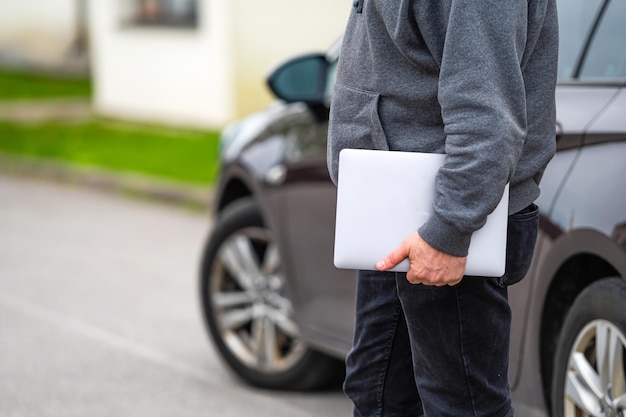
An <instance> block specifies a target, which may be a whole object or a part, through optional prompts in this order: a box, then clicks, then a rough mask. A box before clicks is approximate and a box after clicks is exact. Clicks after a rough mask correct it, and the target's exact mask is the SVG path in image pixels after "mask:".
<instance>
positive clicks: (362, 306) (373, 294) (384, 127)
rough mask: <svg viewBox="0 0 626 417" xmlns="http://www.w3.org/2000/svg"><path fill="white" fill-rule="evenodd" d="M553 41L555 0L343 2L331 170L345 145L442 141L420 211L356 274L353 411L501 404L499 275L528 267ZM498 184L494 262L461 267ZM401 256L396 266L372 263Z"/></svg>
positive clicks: (503, 315)
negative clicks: (427, 204)
mask: <svg viewBox="0 0 626 417" xmlns="http://www.w3.org/2000/svg"><path fill="white" fill-rule="evenodd" d="M557 44H558V29H557V17H556V7H555V2H554V0H356V1H354V3H353V9H352V12H351V15H350V18H349V21H348V24H347V28H346V32H345V36H344V40H343V46H342V51H341V54H342V55H341V58H340V61H339V68H338V75H337V80H336V84H335V87H334V91H333V99H332V103H331V113H330V126H329V145H328V146H329V147H328V156H329V157H328V164H329V171H330V173H331V177H332V178H333V180H334V181H335V182H336V179H337V173H338V170H339V169H340V168H341V167H338V155H339V151H340V150H341V149H343V148H369V149H380V150H401V151H415V152H434V153H445V154H446V160H445V163H444V165H443V167H442V168H441V169H440V171H439V173H438V175H437V179H436V198H435V202H434V206H433V209H434V214H433V215H432V217H431V218H430V219H429V220H428V221H427V222H426V223H425V224H424V225H423V226H422V227H421V228H420V229H419V230H418V231H415V233H413V234H412V235H410V236H408V237H407V239H406V240H405V241H404V242H403V243H402V244H401V245H400V247H398V248H397V249H396V250H395V251H393V252H392V253H391V254H389V255H388V256H387V257H385V258H384V259H382V260H381V261H380V262H379V263H378V264H377V269H378V271H359V273H358V281H357V303H356V327H355V337H354V346H353V348H352V350H351V352H350V353H349V355H348V357H347V360H346V364H347V372H346V381H345V384H344V390H345V392H346V394H347V395H348V396H349V397H350V399H351V400H352V402H353V404H354V415H355V416H420V415H424V416H437V417H440V416H454V417H462V416H512V415H513V408H512V406H511V400H510V389H509V386H508V382H507V371H508V350H509V331H510V320H511V318H510V315H511V312H510V308H509V305H508V300H507V286H508V285H511V284H513V283H515V282H517V281H519V280H520V279H521V278H522V277H523V276H524V275H525V274H526V272H527V270H528V266H529V264H530V260H531V257H532V252H533V248H534V243H535V240H536V234H537V225H538V213H537V208H536V206H534V204H533V201H534V200H535V199H536V198H537V197H538V195H539V182H540V179H541V176H542V173H543V171H544V169H545V166H546V164H547V163H548V161H549V160H550V159H551V158H552V156H553V154H554V150H555V137H554V133H555V108H554V89H555V83H556V64H557ZM507 183H510V200H509V213H510V217H509V234H508V239H507V266H506V273H505V275H504V276H503V277H501V278H486V277H464V269H465V257H466V255H467V248H468V246H469V242H470V238H471V236H472V233H473V232H474V231H476V230H478V229H479V228H480V227H481V226H482V225H483V224H484V223H485V219H486V217H487V215H488V214H489V213H491V212H492V211H493V210H494V209H495V207H496V206H497V203H498V202H499V201H500V199H501V196H502V193H503V190H504V188H505V185H506V184H507ZM375 191H376V192H377V193H378V196H379V198H387V196H386V195H385V190H384V189H382V190H375ZM407 192H410V190H407ZM393 215H394V214H393V213H389V216H393ZM375 220H376V221H380V222H383V223H384V222H385V219H375ZM407 257H408V258H409V260H410V263H411V269H410V271H409V272H408V273H407V274H406V275H405V274H399V273H398V274H397V273H392V272H385V271H387V270H388V269H390V268H392V267H393V266H395V265H396V264H397V263H398V262H400V261H401V260H402V259H404V258H407Z"/></svg>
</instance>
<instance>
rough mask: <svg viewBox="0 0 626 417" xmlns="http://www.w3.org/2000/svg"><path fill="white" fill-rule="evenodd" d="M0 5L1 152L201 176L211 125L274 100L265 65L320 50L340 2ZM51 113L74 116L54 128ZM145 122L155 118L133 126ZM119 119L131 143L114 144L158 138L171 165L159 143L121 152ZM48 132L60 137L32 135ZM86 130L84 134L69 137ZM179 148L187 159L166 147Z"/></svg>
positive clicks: (37, 0) (332, 30)
mask: <svg viewBox="0 0 626 417" xmlns="http://www.w3.org/2000/svg"><path fill="white" fill-rule="evenodd" d="M0 10H1V12H0V121H2V123H3V127H2V130H4V132H1V133H0V136H1V139H0V142H1V143H0V151H1V152H5V153H18V154H29V155H35V156H42V157H51V158H58V159H65V160H70V161H73V162H78V163H84V164H92V165H101V166H105V167H112V168H116V169H125V170H131V171H138V172H147V173H148V174H155V175H160V176H164V177H173V178H174V179H177V180H178V179H182V180H186V181H187V180H188V181H191V182H194V183H201V184H207V183H211V181H212V180H213V179H214V174H215V170H214V169H212V168H211V166H210V165H209V164H212V163H213V162H214V158H215V157H216V155H215V151H214V148H215V146H216V140H217V139H216V136H217V135H216V133H217V132H218V131H219V130H220V129H221V128H222V127H223V126H224V125H225V124H227V123H228V122H230V121H233V120H235V119H238V118H241V117H243V116H245V115H248V114H250V113H252V112H255V111H257V110H260V109H262V108H264V107H266V106H267V105H268V104H269V103H271V101H272V100H273V99H274V98H273V97H272V96H271V94H270V93H269V90H268V89H267V87H266V85H265V77H266V75H267V74H268V73H269V72H270V71H271V69H272V68H274V67H275V66H276V65H277V64H279V63H280V62H281V61H283V60H285V59H286V58H289V57H292V56H293V55H296V54H301V53H306V52H322V51H325V50H327V49H328V48H329V47H330V46H331V44H332V43H333V42H334V41H336V40H337V39H338V38H339V36H340V34H341V31H342V29H343V26H344V24H345V20H346V19H347V14H348V11H349V4H348V3H344V2H337V1H335V0H318V1H316V2H314V3H310V2H302V1H289V0H264V1H250V0H106V1H95V0H20V1H19V2H18V1H12V0H0ZM24 121H30V122H34V121H38V122H43V121H45V122H47V123H49V124H50V126H49V129H48V128H46V129H38V128H36V127H33V126H30V129H31V130H30V131H29V132H25V131H23V129H18V128H17V127H16V126H15V125H14V124H13V123H11V122H24ZM53 121H65V122H68V121H71V122H77V121H80V122H82V125H81V126H73V127H72V128H71V129H70V128H68V129H67V130H64V134H63V135H61V134H60V133H59V132H58V130H59V129H60V127H59V126H57V125H55V124H54V123H50V122H53ZM105 121H106V123H105ZM112 122H126V123H130V124H128V125H127V126H126V127H125V129H123V130H121V123H112ZM8 125H10V126H8ZM146 125H148V126H150V125H158V126H159V128H158V129H156V130H157V131H156V132H155V131H154V129H148V131H146V132H142V134H137V133H138V132H137V129H139V130H146V129H147V127H148V126H146ZM165 126H167V127H168V128H176V129H164V127H165ZM53 131H56V133H53ZM126 131H130V132H131V133H132V134H131V135H130V136H131V137H133V142H134V143H132V144H129V143H127V142H129V141H128V140H126V139H128V138H126V139H124V138H120V139H122V142H123V143H124V145H120V146H122V148H126V146H129V148H128V152H132V149H133V146H141V148H142V149H144V151H145V152H148V151H149V150H150V149H151V147H152V145H154V146H156V145H157V144H162V147H165V148H166V149H164V150H162V151H163V152H164V153H165V154H167V155H169V156H170V157H171V164H172V168H169V169H168V168H167V167H160V166H159V164H158V161H156V160H158V156H157V155H153V156H152V157H150V158H151V159H152V160H151V161H148V159H150V158H149V157H148V155H145V156H139V155H136V153H135V152H132V153H133V154H134V155H135V156H136V157H137V161H135V162H133V161H132V160H126V161H121V160H122V159H126V158H125V157H124V155H123V154H124V149H115V148H114V146H113V144H114V143H115V144H117V142H116V140H117V138H118V137H121V136H125V135H126ZM199 132H201V133H199ZM166 133H168V134H169V135H165V134H166ZM31 134H32V135H31ZM53 135H54V136H55V140H56V141H58V142H57V143H54V144H53V143H51V142H49V141H47V142H46V143H41V141H42V140H43V138H44V137H50V136H53ZM163 135H165V139H167V138H169V137H170V136H172V135H174V136H180V137H181V138H188V137H191V138H192V139H194V140H195V141H194V143H193V145H192V144H189V143H185V142H184V141H183V142H182V143H178V144H177V145H179V146H181V149H178V150H176V151H175V150H174V149H173V146H174V145H173V144H172V143H170V141H167V140H165V139H164V138H163V137H161V136H163ZM33 136H38V137H39V140H38V139H35V138H33ZM85 136H90V137H92V138H93V139H91V140H90V141H89V142H88V143H81V144H78V142H80V140H79V138H80V137H83V138H84V137H85ZM103 136H105V137H109V139H110V140H111V144H110V145H111V149H109V150H105V149H101V148H102V147H103V146H104V145H102V137H103ZM9 137H10V138H12V139H11V140H9ZM18 138H19V139H20V140H19V141H18V140H17V139H18ZM142 138H146V140H145V141H142ZM135 140H136V141H135ZM140 142H141V145H138V143H140ZM166 144H169V147H168V146H166ZM183 144H184V145H185V146H182V145H183ZM201 144H202V145H204V146H201ZM77 146H80V147H81V151H80V152H76V153H80V154H81V155H71V154H70V153H71V150H69V149H67V148H72V147H77ZM128 152H127V153H128ZM155 152H156V150H155ZM177 152H182V155H181V158H182V159H183V160H184V161H185V162H182V161H176V160H175V158H173V157H172V156H173V155H172V153H174V155H175V154H177ZM97 153H100V154H102V155H97ZM109 153H110V154H117V155H118V156H117V160H116V159H115V158H114V157H113V155H108V154H109ZM104 154H107V155H104ZM189 157H191V158H192V159H191V160H189V159H187V158H189ZM142 159H143V161H142ZM133 165H137V166H133ZM198 169H200V171H201V172H189V173H186V172H185V171H194V170H198ZM170 171H174V172H170Z"/></svg>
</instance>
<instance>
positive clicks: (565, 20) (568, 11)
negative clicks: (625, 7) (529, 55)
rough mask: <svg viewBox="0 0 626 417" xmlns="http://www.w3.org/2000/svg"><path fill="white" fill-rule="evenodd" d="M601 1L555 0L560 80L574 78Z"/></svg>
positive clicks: (602, 0) (602, 1)
mask: <svg viewBox="0 0 626 417" xmlns="http://www.w3.org/2000/svg"><path fill="white" fill-rule="evenodd" d="M623 1H624V0H622V2H623ZM602 3H604V0H557V7H558V11H559V72H558V77H559V79H560V80H571V79H573V78H574V75H575V74H574V73H575V71H576V67H577V64H578V61H579V59H580V55H581V53H582V51H583V49H584V46H585V40H586V39H587V37H588V36H589V34H590V33H591V30H592V27H593V23H594V22H595V20H596V18H597V16H598V13H599V11H600V6H601V5H602ZM622 16H623V15H622Z"/></svg>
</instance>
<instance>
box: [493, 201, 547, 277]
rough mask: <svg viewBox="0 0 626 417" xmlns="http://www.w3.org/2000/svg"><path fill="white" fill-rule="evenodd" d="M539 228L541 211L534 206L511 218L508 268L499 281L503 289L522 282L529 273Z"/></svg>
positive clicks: (507, 241)
mask: <svg viewBox="0 0 626 417" xmlns="http://www.w3.org/2000/svg"><path fill="white" fill-rule="evenodd" d="M538 228H539V209H538V208H537V206H536V205H534V204H532V205H531V206H529V207H528V208H526V209H524V210H522V211H520V212H519V213H515V214H512V215H511V216H509V222H508V232H507V239H506V245H507V247H506V268H505V272H504V275H503V276H502V277H501V278H500V280H499V284H500V286H501V287H506V286H509V285H513V284H515V283H517V282H519V281H521V280H522V278H524V277H525V276H526V273H528V269H529V268H530V263H531V261H532V258H533V253H534V251H535V243H536V241H537V231H538Z"/></svg>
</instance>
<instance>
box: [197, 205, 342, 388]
mask: <svg viewBox="0 0 626 417" xmlns="http://www.w3.org/2000/svg"><path fill="white" fill-rule="evenodd" d="M201 300H202V306H203V310H204V316H205V320H206V323H207V325H208V328H209V333H210V335H211V338H212V340H213V342H214V344H215V346H216V347H217V350H218V351H219V353H220V354H221V356H222V358H223V359H224V360H225V362H226V364H227V365H228V366H229V367H230V368H231V369H232V370H233V371H234V372H235V373H236V374H237V375H239V376H240V377H241V378H243V379H244V380H245V381H246V382H248V383H250V384H252V385H255V386H258V387H262V388H272V389H297V390H304V389H311V388H317V387H320V386H323V385H325V384H327V383H330V382H332V381H333V380H336V379H337V376H338V373H340V372H341V371H342V370H343V365H342V364H341V363H340V362H339V361H337V360H335V359H332V358H330V357H328V356H326V355H323V354H321V353H319V352H317V351H315V350H312V349H311V348H309V347H308V346H307V344H306V343H305V342H304V341H303V340H302V339H301V337H300V331H299V328H298V325H297V324H296V322H295V321H294V320H293V307H292V304H291V301H290V300H289V299H288V298H287V297H286V295H285V276H284V274H283V272H282V265H281V257H280V253H279V251H278V247H277V245H276V242H275V241H274V238H273V236H272V233H271V231H270V230H269V229H268V228H267V227H266V226H265V223H264V221H263V218H262V215H261V211H260V209H259V206H258V204H257V203H255V201H253V200H251V199H244V200H241V201H237V202H235V203H233V204H231V205H229V206H228V207H227V208H226V209H225V210H224V211H223V212H222V213H221V214H220V215H219V216H218V217H217V219H216V221H215V225H214V228H213V231H212V234H211V237H210V239H209V241H208V243H207V246H206V248H205V252H204V256H203V261H202V270H201Z"/></svg>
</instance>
